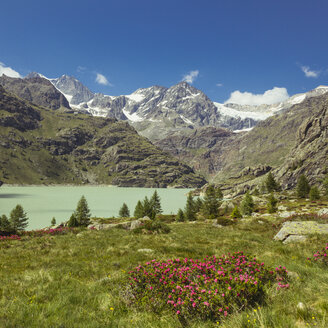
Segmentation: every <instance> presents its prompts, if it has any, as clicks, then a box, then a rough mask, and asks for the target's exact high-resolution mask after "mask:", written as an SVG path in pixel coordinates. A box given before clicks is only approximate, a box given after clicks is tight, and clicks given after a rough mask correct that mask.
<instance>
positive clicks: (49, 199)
mask: <svg viewBox="0 0 328 328" xmlns="http://www.w3.org/2000/svg"><path fill="white" fill-rule="evenodd" d="M156 190H157V192H158V194H159V196H160V198H161V204H162V209H163V213H164V214H171V213H177V211H178V209H179V208H184V206H185V203H186V199H187V193H188V192H189V191H190V189H161V188H158V189H156ZM154 191H155V189H154V188H120V187H115V186H83V187H81V186H76V187H75V186H33V187H30V186H29V187H12V186H2V187H0V215H2V214H6V215H7V216H8V217H9V213H10V211H11V210H12V209H13V208H14V207H15V206H16V205H17V204H20V205H22V206H23V208H24V210H25V212H27V216H28V217H29V226H28V227H27V230H32V229H40V228H44V227H46V226H49V225H50V221H51V219H52V218H53V217H55V218H56V221H57V223H60V222H62V221H67V220H68V219H69V217H70V216H71V214H72V212H73V211H74V210H75V208H76V205H77V202H78V201H79V199H80V198H81V197H82V195H84V196H85V198H86V199H87V202H88V205H89V208H90V211H91V214H92V216H97V217H112V216H116V217H117V216H118V211H119V209H120V207H121V206H122V204H123V202H125V203H126V204H127V205H128V207H129V209H130V213H131V215H132V214H133V211H134V208H135V206H136V204H137V202H138V200H143V199H144V197H145V196H147V197H151V196H152V194H153V193H154Z"/></svg>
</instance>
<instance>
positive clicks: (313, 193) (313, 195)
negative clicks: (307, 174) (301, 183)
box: [309, 186, 320, 200]
mask: <svg viewBox="0 0 328 328" xmlns="http://www.w3.org/2000/svg"><path fill="white" fill-rule="evenodd" d="M309 196H310V200H318V199H320V192H319V189H318V187H317V186H313V187H311V189H310V193H309Z"/></svg>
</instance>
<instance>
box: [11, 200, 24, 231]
mask: <svg viewBox="0 0 328 328" xmlns="http://www.w3.org/2000/svg"><path fill="white" fill-rule="evenodd" d="M9 221H10V225H11V227H12V229H13V231H14V232H18V231H24V230H25V228H26V227H27V226H28V222H27V221H28V217H27V216H26V213H25V212H24V209H23V207H22V206H21V205H19V204H18V205H17V206H16V207H15V208H14V209H13V210H12V211H11V212H10V218H9Z"/></svg>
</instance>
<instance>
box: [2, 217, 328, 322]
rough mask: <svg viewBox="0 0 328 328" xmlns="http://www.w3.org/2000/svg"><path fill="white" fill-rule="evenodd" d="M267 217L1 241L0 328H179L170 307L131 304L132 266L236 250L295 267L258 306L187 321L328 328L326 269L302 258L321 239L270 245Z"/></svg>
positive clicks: (318, 245) (271, 232)
mask: <svg viewBox="0 0 328 328" xmlns="http://www.w3.org/2000/svg"><path fill="white" fill-rule="evenodd" d="M273 223H275V222H274V219H273V218H270V217H266V218H247V219H246V220H239V221H238V222H237V223H235V224H233V225H230V226H226V227H223V228H215V227H213V226H212V223H211V222H196V223H171V224H169V225H170V228H171V232H170V233H168V234H135V233H133V232H131V231H125V230H123V229H112V230H108V231H95V230H78V231H75V232H74V233H72V232H69V233H67V234H66V235H57V236H51V235H46V236H42V237H23V238H22V239H21V240H13V241H2V242H1V241H0V327H3V328H9V327H22V328H23V327H24V328H25V327H38V328H39V327H53V328H55V327H57V328H69V327H79V328H81V327H120V328H121V327H140V328H147V327H149V328H150V327H163V328H164V327H165V328H168V327H172V328H173V327H174V328H176V327H182V324H181V323H180V321H179V320H178V318H177V315H176V314H175V313H173V312H172V311H169V310H164V311H162V312H160V313H154V312H151V311H149V310H147V308H140V307H139V308H137V307H136V306H134V305H133V304H131V302H129V301H128V299H127V295H126V290H127V288H126V286H127V284H128V279H127V277H128V271H129V270H132V269H134V268H135V267H136V266H137V265H139V264H144V263H145V262H147V261H150V260H152V259H156V260H157V261H161V260H168V259H174V258H185V257H188V258H194V259H203V258H204V257H205V256H211V255H216V256H220V255H222V254H226V253H228V252H235V251H244V252H245V253H248V254H251V255H256V256H257V258H258V259H259V260H260V261H263V262H264V263H265V266H268V267H276V266H279V265H282V266H286V268H287V270H288V271H290V272H292V273H293V274H292V277H290V280H289V284H290V288H289V289H283V290H277V288H276V287H277V286H276V285H272V286H271V287H267V290H266V294H267V297H266V299H265V302H262V303H261V304H258V305H256V306H253V307H252V308H247V309H245V310H243V311H236V312H235V313H233V314H231V315H228V316H227V317H226V318H224V319H222V320H221V321H220V322H211V321H199V320H198V319H197V320H194V321H193V320H191V321H188V323H186V324H187V325H188V327H229V328H238V327H272V328H277V327H283V328H286V327H322V328H323V327H327V326H328V318H327V312H328V267H327V266H325V265H324V264H320V263H312V262H310V261H308V260H307V258H308V257H313V253H314V252H316V251H317V250H318V249H322V247H323V246H324V245H325V243H326V242H327V239H326V237H325V236H324V235H313V236H311V237H310V238H309V239H308V240H307V241H306V242H303V243H295V244H288V245H283V244H282V243H281V242H276V241H273V236H274V235H275V234H276V232H277V231H278V228H277V226H275V225H274V224H273ZM300 302H302V303H303V305H304V306H303V307H301V308H300V306H299V307H298V304H299V303H300Z"/></svg>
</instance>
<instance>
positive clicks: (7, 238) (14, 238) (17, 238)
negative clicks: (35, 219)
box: [0, 235, 21, 241]
mask: <svg viewBox="0 0 328 328" xmlns="http://www.w3.org/2000/svg"><path fill="white" fill-rule="evenodd" d="M20 239H21V238H20V237H19V236H18V235H10V236H0V241H4V240H20Z"/></svg>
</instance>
